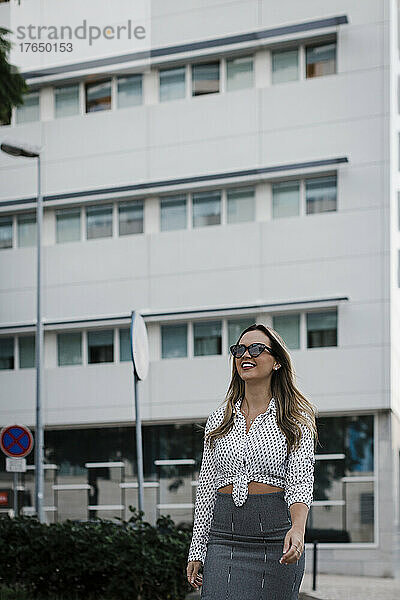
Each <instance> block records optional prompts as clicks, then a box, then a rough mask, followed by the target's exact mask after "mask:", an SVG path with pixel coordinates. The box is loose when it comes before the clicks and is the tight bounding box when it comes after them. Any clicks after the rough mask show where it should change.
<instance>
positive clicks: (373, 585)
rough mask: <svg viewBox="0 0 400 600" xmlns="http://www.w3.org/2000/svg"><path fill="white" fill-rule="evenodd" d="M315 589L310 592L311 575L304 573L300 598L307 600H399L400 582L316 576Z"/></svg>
mask: <svg viewBox="0 0 400 600" xmlns="http://www.w3.org/2000/svg"><path fill="white" fill-rule="evenodd" d="M316 587H317V589H316V590H315V591H314V590H312V574H311V573H305V574H304V578H303V581H302V582H301V587H300V598H302V600H309V599H310V598H318V600H399V598H400V580H398V579H397V580H396V579H389V578H383V577H353V576H348V575H327V574H324V573H320V574H319V575H317V586H316Z"/></svg>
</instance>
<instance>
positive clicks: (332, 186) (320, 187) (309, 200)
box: [306, 175, 336, 215]
mask: <svg viewBox="0 0 400 600" xmlns="http://www.w3.org/2000/svg"><path fill="white" fill-rule="evenodd" d="M306 210H307V214H308V215H309V214H311V213H321V212H330V211H334V210H336V175H332V176H329V177H316V178H313V179H306Z"/></svg>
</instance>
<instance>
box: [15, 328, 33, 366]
mask: <svg viewBox="0 0 400 600" xmlns="http://www.w3.org/2000/svg"><path fill="white" fill-rule="evenodd" d="M35 337H36V336H34V335H24V336H20V337H19V338H18V347H19V368H20V369H32V368H33V367H34V366H35V364H36V360H35V358H36V357H35Z"/></svg>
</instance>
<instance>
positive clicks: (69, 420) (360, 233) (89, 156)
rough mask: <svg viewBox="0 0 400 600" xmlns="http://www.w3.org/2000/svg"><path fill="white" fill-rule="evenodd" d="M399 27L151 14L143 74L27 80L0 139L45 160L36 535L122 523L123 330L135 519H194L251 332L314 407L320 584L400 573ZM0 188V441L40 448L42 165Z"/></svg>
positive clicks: (94, 63) (129, 495)
mask: <svg viewBox="0 0 400 600" xmlns="http://www.w3.org/2000/svg"><path fill="white" fill-rule="evenodd" d="M22 4H23V3H22ZM7 10H8V7H7V3H2V4H1V5H0V18H1V19H2V22H3V23H5V22H6V14H7ZM397 24H398V6H397V2H395V1H394V0H384V1H382V0H368V1H364V2H359V1H357V0H352V1H349V0H348V1H346V2H342V1H339V0H329V1H327V2H324V3H317V4H315V3H314V2H311V1H310V0H308V1H305V2H301V3H297V2H293V0H281V1H280V2H267V1H265V0H259V1H257V0H247V1H246V2H243V1H242V0H237V1H236V0H233V1H231V2H229V3H228V4H227V3H226V2H225V1H224V2H223V1H222V0H209V1H207V2H204V1H200V0H193V1H191V2H188V3H185V9H184V10H183V9H182V3H181V2H179V1H178V0H168V1H167V2H166V1H165V0H153V2H151V51H150V52H148V53H147V54H146V55H145V56H143V55H139V53H138V54H137V55H135V54H134V53H131V54H130V55H122V56H118V57H114V59H113V60H111V59H109V58H104V57H102V56H99V57H97V58H93V57H92V58H91V59H90V60H89V59H88V60H83V61H82V62H80V63H76V62H75V63H68V62H67V61H66V62H65V63H63V64H60V65H59V66H57V67H56V68H46V67H43V68H37V69H33V70H25V71H24V70H23V69H21V70H22V72H23V75H24V76H25V78H26V80H27V82H28V84H29V86H30V92H29V94H28V95H27V97H26V101H25V103H24V105H23V106H21V107H19V108H17V109H16V110H14V111H13V113H12V115H10V120H9V123H5V124H3V126H2V127H0V139H5V138H8V137H12V138H13V139H14V140H17V141H21V142H23V141H28V142H30V143H33V144H38V145H40V146H42V147H43V158H42V183H43V195H44V199H43V202H44V211H43V218H44V221H43V236H42V243H43V323H44V390H43V404H44V421H45V462H46V468H45V481H46V485H45V509H46V519H47V520H48V522H52V521H54V520H57V519H58V520H62V519H64V518H78V519H84V518H87V517H88V516H89V517H90V516H91V515H98V516H101V517H105V518H113V517H115V516H124V517H127V518H129V510H128V507H129V505H133V506H137V487H136V462H135V461H136V450H135V427H134V414H135V413H134V403H133V400H134V398H133V375H132V363H131V357H130V345H129V325H130V316H131V311H132V310H137V311H139V312H141V314H142V315H143V317H144V319H145V322H146V325H147V330H148V335H149V344H150V369H149V376H148V378H147V379H146V380H145V381H143V382H141V383H139V394H140V403H141V417H142V419H143V452H144V476H145V483H146V487H145V511H146V519H147V520H149V521H152V522H154V520H155V519H156V517H157V515H158V514H160V513H162V514H166V513H169V514H171V516H172V517H173V518H174V520H175V521H177V522H190V521H191V519H192V512H193V501H194V495H195V489H196V479H197V475H198V469H199V462H200V459H201V453H202V430H201V428H200V427H199V425H204V423H205V420H206V418H207V416H208V414H209V413H210V412H211V411H213V410H214V409H215V408H217V407H218V406H219V405H220V404H221V403H222V402H223V400H224V396H225V393H226V390H227V387H228V384H229V379H230V372H231V371H230V370H231V359H230V358H229V353H228V350H229V345H230V344H232V343H234V342H235V341H236V340H237V338H238V336H239V334H240V332H241V331H242V330H243V329H244V328H245V327H247V326H248V325H250V324H252V323H254V322H261V323H264V324H266V325H270V326H272V327H274V328H275V329H276V330H277V331H278V332H279V333H280V334H281V335H282V336H283V337H284V339H285V341H286V343H287V345H288V348H289V350H290V351H291V355H292V358H293V362H294V365H295V369H296V373H297V385H298V387H299V388H300V389H301V391H302V392H303V393H304V394H305V395H306V396H307V397H308V398H309V399H310V400H311V402H312V403H313V404H314V406H315V407H316V409H317V416H318V419H317V424H318V431H319V437H320V445H319V447H318V448H317V453H316V465H315V487H314V501H313V504H312V507H311V509H310V513H309V517H308V527H310V528H311V527H312V528H317V529H323V530H328V533H329V535H331V537H332V539H336V541H331V542H326V543H320V545H319V548H320V550H319V556H318V563H319V564H318V566H319V570H320V571H322V572H332V573H344V574H357V575H358V574H361V575H363V574H365V575H367V574H368V575H377V576H382V577H387V576H389V577H400V570H399V564H400V560H399V558H400V543H399V540H400V536H399V519H400V508H399V506H400V492H399V485H400V469H399V463H400V392H399V389H400V370H399V361H400V346H399V344H400V336H399V331H400V305H399V299H400V296H399V285H400V267H399V260H400V259H399V254H400V233H399V231H400V213H399V201H398V192H397V189H400V180H399V175H398V170H399V168H398V165H399V153H398V146H399V132H400V119H399V116H398V115H399V109H398V106H399V101H398V91H397V90H398V80H399V72H400V68H399V67H400V58H399V50H398V48H399V44H398V41H397V40H398V33H397V29H398V25H397ZM0 173H1V189H0V246H1V248H0V286H1V303H0V423H1V425H2V426H6V425H9V424H12V423H19V424H25V425H28V426H29V427H31V428H32V429H33V430H34V427H35V381H36V371H35V326H36V321H35V314H36V304H35V299H36V248H35V244H36V214H35V209H36V198H35V193H36V192H35V190H36V164H35V160H32V159H21V158H13V157H10V156H6V155H5V154H2V156H0ZM0 460H1V461H2V463H1V465H0V478H1V484H0V485H1V487H2V488H3V489H8V488H11V487H12V477H11V475H10V473H7V472H6V470H5V460H4V457H1V459H0ZM33 462H34V459H33V453H32V455H30V456H29V458H28V464H29V465H30V467H31V468H30V469H28V471H27V472H26V473H25V474H23V475H22V476H21V480H20V487H21V492H20V493H21V498H20V501H21V504H22V505H23V507H22V509H21V510H22V511H23V512H29V510H31V509H30V508H29V507H30V506H32V503H33V500H34V495H33V494H34V485H33V481H34V478H33V473H34V469H33V467H34V465H33ZM3 510H6V509H4V508H3ZM308 548H309V552H308V555H307V556H308V558H307V563H308V564H307V566H306V568H308V569H310V568H311V561H312V553H311V548H312V546H311V545H310V544H309V545H308Z"/></svg>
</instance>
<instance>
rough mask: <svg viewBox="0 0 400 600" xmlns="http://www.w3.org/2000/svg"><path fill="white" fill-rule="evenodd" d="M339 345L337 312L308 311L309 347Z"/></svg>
mask: <svg viewBox="0 0 400 600" xmlns="http://www.w3.org/2000/svg"><path fill="white" fill-rule="evenodd" d="M323 346H337V312H336V311H326V312H311V313H307V348H321V347H323Z"/></svg>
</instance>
